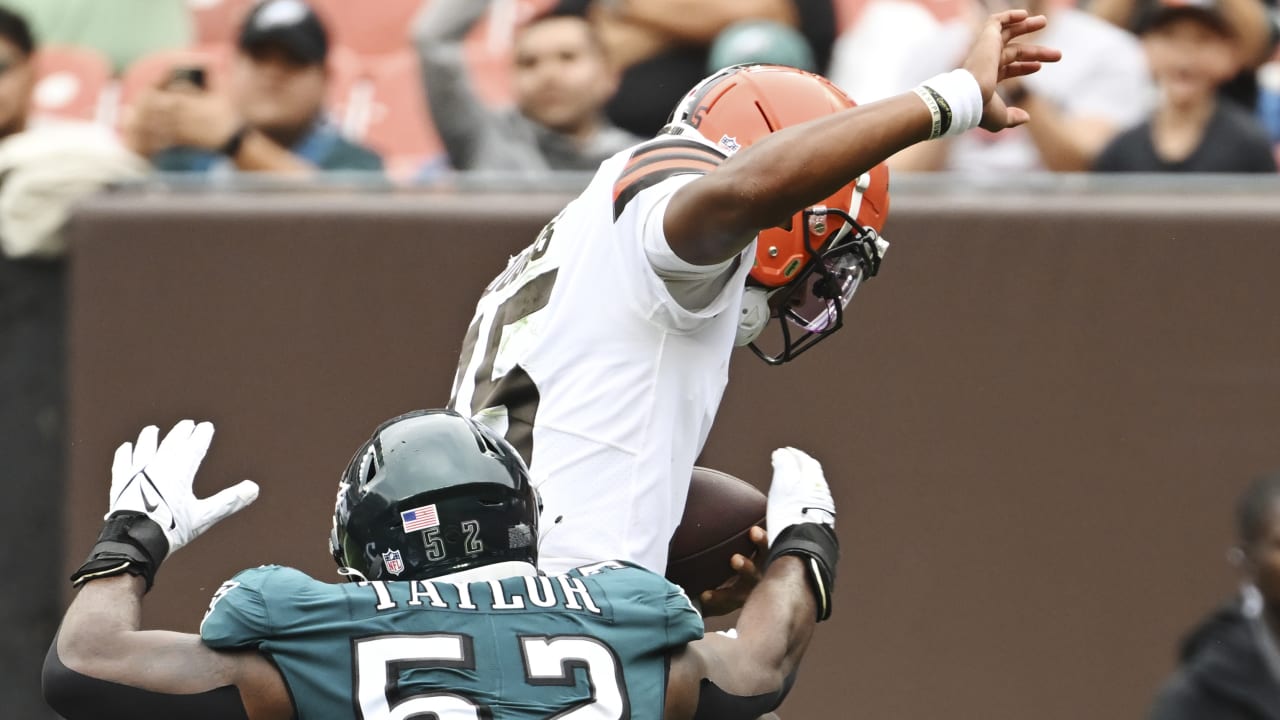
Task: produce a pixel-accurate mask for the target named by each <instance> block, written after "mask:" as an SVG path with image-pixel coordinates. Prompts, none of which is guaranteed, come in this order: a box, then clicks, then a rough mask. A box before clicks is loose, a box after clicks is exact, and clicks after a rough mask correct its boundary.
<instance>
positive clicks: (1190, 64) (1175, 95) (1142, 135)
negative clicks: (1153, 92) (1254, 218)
mask: <svg viewBox="0 0 1280 720" xmlns="http://www.w3.org/2000/svg"><path fill="white" fill-rule="evenodd" d="M1142 37H1143V42H1144V44H1145V46H1146V49H1147V58H1148V60H1149V62H1150V63H1151V72H1152V75H1153V76H1154V77H1155V80H1156V87H1157V88H1158V89H1159V91H1160V100H1159V104H1158V105H1157V107H1156V109H1155V112H1154V113H1153V114H1152V115H1151V117H1150V118H1148V119H1147V121H1146V122H1144V123H1142V124H1141V125H1138V126H1137V127H1135V128H1132V129H1130V130H1128V131H1126V132H1124V133H1121V134H1120V136H1119V137H1117V138H1116V139H1115V140H1114V141H1112V143H1111V144H1110V145H1108V146H1107V148H1106V149H1105V150H1103V152H1102V155H1101V156H1099V158H1098V162H1097V165H1096V166H1095V169H1096V170H1100V171H1127V172H1240V173H1243V172H1275V170H1276V163H1275V158H1274V157H1273V156H1272V154H1271V143H1270V141H1269V140H1268V139H1267V136H1266V133H1265V132H1264V131H1263V129H1262V128H1261V127H1260V126H1259V125H1258V123H1257V121H1256V120H1255V119H1254V117H1253V116H1252V115H1250V114H1249V113H1248V112H1247V111H1245V110H1244V109H1243V108H1241V107H1238V106H1237V105H1236V103H1234V102H1231V101H1228V100H1221V101H1220V100H1219V99H1218V87H1219V86H1220V85H1221V84H1222V83H1224V82H1226V81H1227V79H1228V78H1230V77H1231V76H1232V75H1234V74H1235V72H1236V69H1237V68H1238V62H1239V59H1238V55H1237V54H1236V51H1235V49H1234V47H1233V44H1234V41H1235V33H1234V32H1233V31H1232V28H1231V26H1230V25H1229V24H1228V23H1227V20H1226V18H1225V17H1224V16H1223V15H1222V13H1221V12H1220V11H1219V9H1218V6H1217V5H1216V4H1215V3H1214V0H1202V1H1201V3H1200V4H1188V3H1182V2H1179V3H1176V4H1174V3H1171V4H1168V5H1165V6H1163V7H1162V8H1161V10H1160V12H1157V13H1154V14H1152V16H1151V17H1150V19H1149V20H1148V21H1147V24H1146V27H1144V28H1143V36H1142Z"/></svg>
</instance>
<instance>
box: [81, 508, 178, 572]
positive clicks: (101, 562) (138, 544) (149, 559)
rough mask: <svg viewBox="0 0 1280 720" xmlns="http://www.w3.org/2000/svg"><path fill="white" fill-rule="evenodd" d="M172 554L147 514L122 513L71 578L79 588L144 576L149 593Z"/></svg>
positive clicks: (111, 521) (112, 520)
mask: <svg viewBox="0 0 1280 720" xmlns="http://www.w3.org/2000/svg"><path fill="white" fill-rule="evenodd" d="M168 554H169V540H168V538H166V537H165V536H164V530H162V529H161V528H160V525H159V524H158V523H156V521H155V520H152V519H151V518H150V517H148V516H147V515H146V514H144V513H140V512H134V511H132V510H121V511H119V512H116V513H112V515H111V517H110V518H108V519H107V522H106V524H105V525H103V526H102V532H101V533H99V534H98V542H96V543H94V546H93V549H92V550H90V551H89V558H88V559H87V560H85V562H84V564H83V565H81V566H80V568H79V569H78V570H76V571H75V572H74V573H72V575H71V584H72V585H73V586H75V587H80V586H81V585H83V584H84V583H86V582H88V581H90V580H96V579H98V578H104V577H111V576H113V575H121V574H124V573H128V574H130V575H141V576H142V577H143V579H145V580H146V581H147V590H150V589H151V586H152V584H154V583H155V578H156V570H157V569H159V567H160V563H161V562H162V561H163V560H164V558H165V556H166V555H168Z"/></svg>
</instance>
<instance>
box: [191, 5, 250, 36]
mask: <svg viewBox="0 0 1280 720" xmlns="http://www.w3.org/2000/svg"><path fill="white" fill-rule="evenodd" d="M256 1H257V0H187V7H188V8H189V9H190V10H191V16H192V19H193V20H194V21H195V30H196V32H195V35H196V44H197V45H230V44H233V43H235V41H236V34H237V33H238V32H239V30H240V24H241V23H242V22H244V18H245V16H246V15H247V14H248V13H249V8H251V7H253V5H254V3H255V2H256Z"/></svg>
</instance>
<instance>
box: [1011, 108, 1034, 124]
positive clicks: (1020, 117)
mask: <svg viewBox="0 0 1280 720" xmlns="http://www.w3.org/2000/svg"><path fill="white" fill-rule="evenodd" d="M1005 118H1006V119H1005V127H1017V126H1019V125H1024V124H1026V123H1027V122H1029V121H1030V120H1031V116H1030V115H1028V114H1027V111H1026V110H1023V109H1022V108H1016V107H1011V108H1008V109H1006V111H1005Z"/></svg>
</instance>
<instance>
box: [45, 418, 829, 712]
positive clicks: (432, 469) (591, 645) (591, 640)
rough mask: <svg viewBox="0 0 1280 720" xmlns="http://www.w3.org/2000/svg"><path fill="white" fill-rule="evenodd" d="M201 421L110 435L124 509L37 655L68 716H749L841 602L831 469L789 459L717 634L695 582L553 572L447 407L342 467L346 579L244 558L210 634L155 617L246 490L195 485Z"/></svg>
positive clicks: (110, 523)
mask: <svg viewBox="0 0 1280 720" xmlns="http://www.w3.org/2000/svg"><path fill="white" fill-rule="evenodd" d="M212 436H213V426H212V425H211V424H209V423H199V424H196V423H194V422H192V421H190V420H184V421H182V422H180V423H178V424H177V425H176V426H175V427H174V428H173V429H172V430H171V431H170V432H169V433H168V434H167V435H166V436H165V437H164V439H163V441H158V439H159V431H158V429H157V428H156V427H154V426H150V427H147V428H145V429H144V430H143V431H142V432H141V434H140V435H139V436H138V439H137V441H136V442H134V443H125V444H123V445H121V446H120V448H119V449H118V450H117V451H116V455H115V462H114V465H113V468H112V482H111V493H110V506H109V511H108V513H107V521H106V524H105V526H104V528H103V531H102V533H101V535H100V536H99V540H98V542H97V544H96V545H95V546H94V548H93V550H92V551H91V552H90V554H89V558H88V560H87V561H86V562H85V564H84V565H83V566H82V567H81V568H80V569H79V570H77V571H76V573H75V574H74V575H73V577H72V580H73V582H74V583H75V584H76V586H77V587H79V588H80V590H79V593H78V595H77V596H76V598H75V600H74V601H73V602H72V604H71V607H70V608H68V610H67V614H66V616H65V618H64V620H63V624H62V628H61V630H60V632H59V635H58V637H56V638H55V639H54V642H53V646H52V647H51V648H50V652H49V656H48V658H47V659H46V662H45V668H44V676H43V680H44V688H45V695H46V698H47V699H48V701H49V703H50V705H51V706H52V707H53V708H54V709H55V710H57V711H58V712H59V713H60V714H61V715H62V716H64V717H65V718H67V720H80V719H81V718H93V719H95V720H112V719H113V718H130V719H131V720H136V719H139V718H183V720H200V719H202V718H249V719H250V720H267V719H270V720H275V719H277V718H278V719H281V720H283V719H286V718H298V720H310V719H312V718H326V719H334V718H363V719H365V720H374V719H378V720H382V719H388V720H392V719H394V720H409V719H410V718H418V719H426V718H431V719H433V720H464V719H465V720H472V719H475V720H480V719H481V718H485V719H488V720H534V719H538V720H541V719H543V718H552V717H556V718H574V719H575V720H622V719H624V718H626V719H629V720H660V719H662V718H668V719H676V718H680V719H684V718H695V719H698V720H702V719H707V720H710V719H711V718H718V719H724V720H732V719H733V718H744V719H750V718H756V717H757V716H759V715H761V714H762V713H766V712H769V711H770V710H772V709H773V708H775V707H776V706H777V705H778V704H779V703H780V702H781V700H782V698H783V697H784V696H785V694H786V691H787V689H788V688H789V687H790V685H791V678H792V676H793V674H794V672H795V670H796V667H797V665H798V663H799V661H800V657H801V656H802V654H803V653H804V650H805V648H806V647H807V645H808V641H809V638H810V635H811V634H812V632H813V628H814V625H815V623H816V622H817V621H818V620H821V619H824V618H825V617H827V616H828V615H829V613H830V607H831V588H832V581H833V580H834V577H833V572H834V569H835V566H836V560H837V557H838V552H839V548H838V544H837V542H836V538H835V533H834V518H835V507H834V504H833V503H832V500H831V494H830V491H829V489H828V487H827V484H826V480H825V478H824V476H823V472H822V467H821V466H820V465H819V464H818V463H817V461H815V460H813V459H812V458H810V457H809V456H808V455H805V454H804V453H802V452H800V451H798V450H794V449H790V448H784V449H781V450H777V451H775V452H774V455H773V464H774V478H773V483H772V485H771V487H770V491H769V506H768V517H767V520H768V526H769V528H770V531H769V547H770V550H769V554H768V558H767V561H768V562H767V566H766V570H765V573H764V577H763V579H762V580H761V581H760V584H759V585H758V586H757V587H756V589H755V591H754V592H753V593H752V594H751V596H750V597H749V599H748V600H747V603H746V605H745V607H744V608H743V611H742V615H741V618H740V620H739V622H738V626H737V635H736V637H730V636H727V635H722V634H709V635H705V636H704V634H703V625H702V620H701V617H700V616H699V615H698V613H697V612H696V611H694V609H693V608H692V607H691V605H690V603H689V600H688V598H686V597H685V596H684V594H683V592H682V591H681V590H680V589H679V588H678V587H676V586H675V585H672V584H671V583H669V582H667V581H666V580H665V579H664V578H662V577H661V576H660V575H657V574H654V573H652V572H649V571H648V570H645V569H642V568H640V567H637V566H633V565H628V564H624V563H619V562H611V561H610V562H601V563H596V564H593V565H590V566H585V567H581V568H577V569H575V570H572V571H570V572H568V573H565V574H560V575H546V574H541V573H539V572H538V571H537V568H536V561H537V547H538V537H539V535H538V511H539V508H538V499H537V493H536V492H535V491H534V489H533V487H532V485H531V483H530V481H529V476H528V471H527V469H526V468H525V465H524V463H523V461H522V460H521V459H520V457H519V455H518V454H517V453H516V451H515V450H514V449H513V448H512V447H511V446H510V445H508V444H507V443H506V441H504V440H503V439H502V438H501V437H499V436H498V435H496V434H494V433H492V432H491V431H489V430H488V429H487V428H485V427H484V426H482V425H480V424H478V423H476V422H474V421H472V420H470V419H468V418H464V417H462V416H461V415H458V414H456V413H453V412H451V411H444V410H432V411H419V412H415V413H410V414H408V415H403V416H400V417H398V418H395V419H392V420H390V421H388V422H386V423H384V424H383V425H381V426H380V427H379V428H378V429H377V430H376V431H375V433H374V435H373V437H372V438H371V439H370V440H369V441H368V442H366V443H365V444H364V445H363V446H361V448H360V449H359V450H358V451H357V452H356V454H355V456H354V457H353V459H352V461H351V463H350V464H349V465H348V467H347V469H346V471H345V472H344V474H343V476H342V480H341V483H340V485H339V491H338V498H337V503H336V507H335V512H334V526H333V533H332V536H331V543H330V544H331V547H332V551H333V554H334V558H335V560H336V561H337V562H338V565H339V566H340V568H341V570H340V572H342V573H343V574H345V575H347V577H348V579H349V580H351V581H352V582H349V583H339V584H330V583H323V582H319V581H317V580H314V579H312V578H310V577H308V576H306V575H304V574H302V573H300V572H298V571H296V570H293V569H290V568H285V567H279V566H262V567H258V568H254V569H251V570H246V571H243V572H241V573H239V574H238V575H236V576H235V577H234V578H232V579H231V580H230V581H228V582H226V583H224V584H223V585H222V587H221V588H219V589H218V591H217V592H216V593H214V596H213V599H212V600H211V602H210V605H209V610H208V612H207V613H206V615H205V618H204V620H203V622H202V623H201V628H200V635H199V636H196V635H188V634H182V633H174V632H165V631H143V630H140V629H139V623H140V614H141V607H142V598H143V596H144V594H145V593H146V591H147V590H148V589H149V588H150V587H151V585H152V583H153V581H154V578H155V574H156V570H157V568H158V566H159V565H160V562H161V561H162V560H163V559H164V558H165V557H166V556H167V555H168V554H170V553H172V552H175V551H176V550H178V549H179V548H181V547H182V546H183V545H185V544H186V543H188V542H190V541H191V540H193V539H195V538H196V537H197V536H199V535H200V534H201V533H203V532H204V531H205V530H207V529H208V528H209V527H211V526H212V525H213V524H215V523H216V522H218V521H220V520H222V519H224V518H226V517H227V516H229V515H231V514H232V513H234V512H236V511H238V510H240V509H242V508H244V507H245V506H247V505H248V504H249V503H251V502H252V501H253V500H254V499H255V498H256V497H257V493H258V489H257V486H256V485H255V484H254V483H252V482H251V481H247V480H246V481H243V482H241V483H240V484H238V485H236V486H234V487H231V488H227V489H225V490H223V491H221V492H219V493H217V494H215V495H213V496H211V497H209V498H204V499H197V498H196V497H195V496H194V495H193V493H192V489H191V488H192V483H193V480H194V477H195V473H196V470H197V468H198V467H199V464H200V462H201V460H202V459H203V458H204V455H205V452H206V451H207V450H208V447H209V443H210V441H211V440H212Z"/></svg>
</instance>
